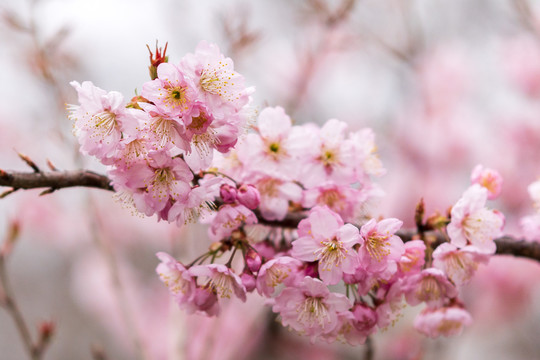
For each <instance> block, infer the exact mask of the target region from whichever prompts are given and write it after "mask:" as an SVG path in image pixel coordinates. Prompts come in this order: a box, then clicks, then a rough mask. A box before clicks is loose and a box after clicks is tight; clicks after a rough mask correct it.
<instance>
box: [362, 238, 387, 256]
mask: <svg viewBox="0 0 540 360" xmlns="http://www.w3.org/2000/svg"><path fill="white" fill-rule="evenodd" d="M389 237H390V234H387V235H382V234H379V233H374V234H371V235H369V236H368V237H367V241H366V242H365V244H364V246H365V247H366V250H367V252H368V254H369V256H371V258H372V259H375V260H377V261H378V262H380V261H381V260H382V258H383V257H385V256H388V255H390V249H388V245H390V244H389V243H388V238H389Z"/></svg>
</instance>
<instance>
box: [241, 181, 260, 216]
mask: <svg viewBox="0 0 540 360" xmlns="http://www.w3.org/2000/svg"><path fill="white" fill-rule="evenodd" d="M236 198H237V200H238V202H239V203H240V204H242V205H244V206H245V207H247V208H248V209H251V210H254V209H256V208H257V206H259V203H260V202H261V194H259V190H257V188H256V187H255V186H253V185H251V184H242V186H240V188H239V189H238V193H237V194H236Z"/></svg>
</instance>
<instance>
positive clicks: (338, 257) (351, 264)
mask: <svg viewBox="0 0 540 360" xmlns="http://www.w3.org/2000/svg"><path fill="white" fill-rule="evenodd" d="M336 215H337V214H335V213H334V212H333V211H332V210H330V209H329V208H327V207H320V206H317V207H314V208H313V209H312V210H311V211H310V213H309V216H308V218H307V219H304V220H302V222H309V226H310V229H311V232H310V233H309V234H307V235H305V236H301V237H300V238H298V239H296V240H295V241H294V242H293V244H292V245H293V248H292V251H291V255H292V256H293V257H295V258H297V259H299V260H302V261H309V262H312V261H318V264H319V265H318V269H319V276H320V277H321V279H322V280H323V282H324V283H325V284H337V283H338V282H340V281H341V278H342V276H343V273H347V274H353V273H354V272H355V271H356V267H357V266H358V264H359V262H358V260H359V258H358V253H357V252H356V250H354V249H353V246H354V245H355V244H358V243H360V235H359V232H358V228H357V227H355V226H354V225H352V224H343V220H341V219H340V218H339V216H336Z"/></svg>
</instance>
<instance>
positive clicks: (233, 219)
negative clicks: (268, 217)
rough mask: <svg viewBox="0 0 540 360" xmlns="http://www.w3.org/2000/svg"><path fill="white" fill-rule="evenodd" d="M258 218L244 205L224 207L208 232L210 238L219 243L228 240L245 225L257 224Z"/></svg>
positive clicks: (220, 209)
mask: <svg viewBox="0 0 540 360" xmlns="http://www.w3.org/2000/svg"><path fill="white" fill-rule="evenodd" d="M256 222H257V217H256V216H255V214H254V213H253V212H252V211H251V210H249V209H248V208H247V207H245V206H244V205H239V204H236V205H230V204H226V205H222V206H221V207H220V208H219V210H218V212H217V214H216V216H215V217H214V219H213V220H212V225H211V226H210V229H209V231H208V234H209V236H210V238H211V239H212V240H214V241H219V240H222V239H225V238H227V237H228V236H230V235H231V234H232V232H233V231H234V230H236V229H238V228H239V227H240V226H241V225H243V224H255V223H256Z"/></svg>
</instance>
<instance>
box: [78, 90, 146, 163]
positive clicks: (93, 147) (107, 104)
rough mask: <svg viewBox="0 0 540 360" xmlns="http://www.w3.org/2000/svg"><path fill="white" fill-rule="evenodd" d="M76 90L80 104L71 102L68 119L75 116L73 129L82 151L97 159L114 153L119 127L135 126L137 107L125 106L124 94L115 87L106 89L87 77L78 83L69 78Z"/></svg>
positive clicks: (130, 127)
mask: <svg viewBox="0 0 540 360" xmlns="http://www.w3.org/2000/svg"><path fill="white" fill-rule="evenodd" d="M70 84H71V86H73V87H74V88H75V90H77V94H78V99H79V104H80V105H79V106H76V105H72V106H70V108H69V110H70V115H69V117H70V119H72V120H74V121H75V123H74V133H75V135H76V136H77V139H78V140H79V143H80V144H81V151H83V152H84V153H87V154H89V155H93V156H96V157H97V158H98V159H102V158H105V157H109V156H111V155H113V154H114V151H115V150H116V148H117V147H118V143H119V142H120V139H121V138H122V131H126V130H128V131H129V132H132V130H133V129H134V128H135V127H137V126H138V118H137V114H138V113H139V112H140V111H139V110H134V109H126V108H125V103H124V97H123V96H122V94H120V93H119V92H117V91H111V92H108V93H107V92H106V91H105V90H103V89H100V88H98V87H96V86H94V84H92V83H91V82H90V81H85V82H83V83H82V85H81V84H79V83H78V82H76V81H72V82H71V83H70Z"/></svg>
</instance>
